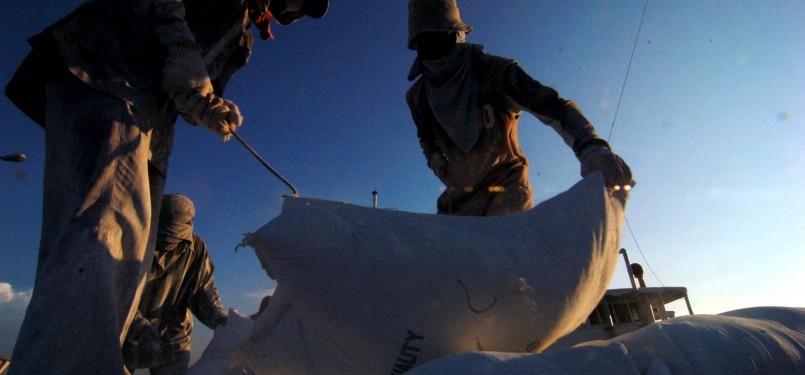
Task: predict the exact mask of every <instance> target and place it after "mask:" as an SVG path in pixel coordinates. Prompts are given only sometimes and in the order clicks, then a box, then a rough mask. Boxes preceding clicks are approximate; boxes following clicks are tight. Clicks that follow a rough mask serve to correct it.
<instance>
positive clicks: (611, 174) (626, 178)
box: [580, 145, 635, 188]
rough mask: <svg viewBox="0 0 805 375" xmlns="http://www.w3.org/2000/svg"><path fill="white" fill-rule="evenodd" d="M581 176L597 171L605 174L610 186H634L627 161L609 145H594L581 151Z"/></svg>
mask: <svg viewBox="0 0 805 375" xmlns="http://www.w3.org/2000/svg"><path fill="white" fill-rule="evenodd" d="M580 159H581V176H582V177H587V176H588V175H589V174H591V173H593V172H595V171H601V172H603V174H604V180H606V184H607V186H609V187H614V188H624V187H625V186H627V185H628V186H630V187H631V186H634V184H635V182H634V181H633V180H632V171H631V169H629V166H628V165H626V162H624V161H623V159H621V158H620V156H618V155H615V154H614V153H612V151H610V150H609V148H607V147H603V146H598V145H593V146H590V147H588V148H587V149H585V150H583V151H582V152H581V156H580Z"/></svg>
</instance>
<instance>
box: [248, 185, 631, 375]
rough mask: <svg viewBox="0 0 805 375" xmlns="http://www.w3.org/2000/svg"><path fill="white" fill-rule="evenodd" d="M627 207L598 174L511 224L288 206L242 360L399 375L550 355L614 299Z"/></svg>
mask: <svg viewBox="0 0 805 375" xmlns="http://www.w3.org/2000/svg"><path fill="white" fill-rule="evenodd" d="M626 198H627V193H626V192H624V191H616V192H613V191H611V190H609V189H606V188H605V187H604V180H603V178H602V176H601V175H600V174H599V173H595V174H593V175H591V176H588V177H587V178H586V179H584V180H583V181H581V182H579V183H577V184H576V185H575V186H573V187H572V188H571V189H570V190H569V191H567V192H565V193H562V194H560V195H558V196H556V197H554V198H552V199H550V200H548V201H545V202H543V203H542V204H540V205H538V206H536V207H535V208H533V209H532V210H530V211H528V212H526V213H523V214H519V215H514V216H508V217H457V216H444V215H428V214H415V213H408V212H400V211H390V210H382V209H374V208H368V207H360V206H354V205H349V204H344V203H337V202H329V201H321V200H314V199H302V198H288V199H286V201H285V204H284V206H283V210H282V213H281V215H280V216H279V217H277V218H276V219H275V220H273V221H271V222H269V223H268V224H267V225H265V226H264V227H262V228H261V229H260V230H259V231H257V232H256V233H254V234H253V235H250V236H247V243H248V244H249V245H250V246H252V247H254V248H255V251H256V253H257V256H258V257H259V259H260V261H261V263H262V264H263V267H264V268H266V270H267V272H268V273H269V275H270V276H272V277H275V278H276V280H277V284H278V285H277V288H276V291H275V293H274V296H273V298H272V300H271V303H270V304H269V306H268V309H267V310H266V311H265V312H264V313H263V314H261V316H260V318H258V321H257V322H256V324H255V328H254V331H253V334H252V338H251V340H250V341H249V343H247V344H245V345H244V346H242V353H241V355H242V356H243V358H246V359H245V361H246V362H247V363H248V366H249V367H250V368H251V369H252V370H254V371H255V373H257V374H400V373H402V372H404V371H406V370H408V369H409V368H411V367H414V366H416V365H419V364H421V363H423V362H425V361H428V360H431V359H434V358H438V357H441V356H444V355H448V354H453V353H462V352H467V351H474V350H493V351H508V352H533V351H539V350H542V349H544V348H546V347H547V346H549V345H550V344H551V343H552V342H554V341H555V340H556V339H557V338H559V337H561V336H562V335H564V334H566V333H568V332H570V331H572V330H573V329H575V328H576V327H578V326H579V325H580V324H581V323H582V321H583V320H584V319H585V318H586V317H587V315H588V314H589V313H590V311H592V309H593V308H594V307H595V305H596V304H597V303H598V302H599V300H600V299H601V297H602V296H603V294H604V292H605V290H606V287H607V285H609V282H610V280H611V277H612V275H613V273H614V270H615V267H616V263H617V261H618V250H619V241H620V231H621V224H622V221H623V210H624V206H625V202H626Z"/></svg>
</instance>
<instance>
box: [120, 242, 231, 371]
mask: <svg viewBox="0 0 805 375" xmlns="http://www.w3.org/2000/svg"><path fill="white" fill-rule="evenodd" d="M213 271H214V266H213V264H212V261H211V260H210V257H209V254H208V252H207V245H206V244H205V243H204V241H203V240H202V239H201V237H199V236H198V235H195V234H194V235H193V244H192V246H191V245H190V243H189V242H187V241H184V242H182V243H180V244H178V245H174V246H172V247H167V248H166V247H165V246H160V244H158V245H157V250H156V252H155V254H154V261H153V266H152V268H151V271H150V272H149V274H148V279H147V282H146V286H145V291H144V292H143V296H142V299H141V300H140V305H139V309H138V312H137V315H136V316H135V317H134V321H133V322H132V323H131V327H130V328H129V333H128V335H127V337H126V341H125V343H124V346H123V356H124V359H125V361H126V364H127V365H129V366H136V367H150V366H156V365H160V364H165V363H169V362H171V360H172V359H173V358H174V356H175V354H177V353H178V352H182V351H190V341H191V332H192V330H193V317H192V315H191V312H192V314H193V315H195V316H196V318H198V320H199V321H200V322H201V323H202V324H204V325H206V326H207V327H210V328H215V327H216V326H217V325H218V323H219V320H220V319H221V318H223V317H225V316H226V312H225V311H224V308H223V305H222V304H221V299H220V297H219V296H218V289H217V288H216V286H215V282H214V280H213ZM152 327H153V328H156V329H157V331H158V332H159V335H160V336H161V342H160V343H159V344H160V345H159V346H160V348H161V356H156V357H155V356H153V355H152V349H153V348H154V345H153V343H152V342H144V341H143V340H142V339H141V337H143V336H142V332H143V331H144V330H146V329H152Z"/></svg>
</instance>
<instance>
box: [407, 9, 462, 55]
mask: <svg viewBox="0 0 805 375" xmlns="http://www.w3.org/2000/svg"><path fill="white" fill-rule="evenodd" d="M428 31H448V32H449V31H462V32H464V33H469V32H470V31H472V26H470V25H467V24H466V23H464V21H462V20H461V14H459V11H458V5H457V4H456V0H411V1H410V2H409V3H408V48H409V49H416V36H417V35H419V34H421V33H424V32H428Z"/></svg>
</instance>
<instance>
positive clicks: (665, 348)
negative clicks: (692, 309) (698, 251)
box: [406, 307, 805, 375]
mask: <svg viewBox="0 0 805 375" xmlns="http://www.w3.org/2000/svg"><path fill="white" fill-rule="evenodd" d="M509 374H519V375H560V374H561V375H588V374H598V375H632V374H634V375H638V374H639V375H750V374H751V375H767V374H774V375H802V374H805V309H801V308H799V309H795V308H779V307H777V308H775V307H761V308H750V309H744V310H737V311H734V312H728V313H724V314H719V315H692V316H683V317H678V318H674V319H671V320H666V321H662V322H657V323H654V324H652V325H650V326H647V327H644V328H641V329H639V330H637V331H635V332H632V333H629V334H626V335H623V336H618V337H616V338H614V339H610V340H606V341H591V342H588V343H583V344H580V345H577V346H575V347H573V348H567V349H559V350H554V351H550V352H546V353H543V354H505V353H488V352H487V353H481V352H478V353H466V354H459V355H453V356H448V357H445V358H440V359H436V360H434V361H432V362H429V363H426V364H424V365H422V366H420V367H417V368H416V369H414V370H411V371H410V372H408V373H406V375H509Z"/></svg>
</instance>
